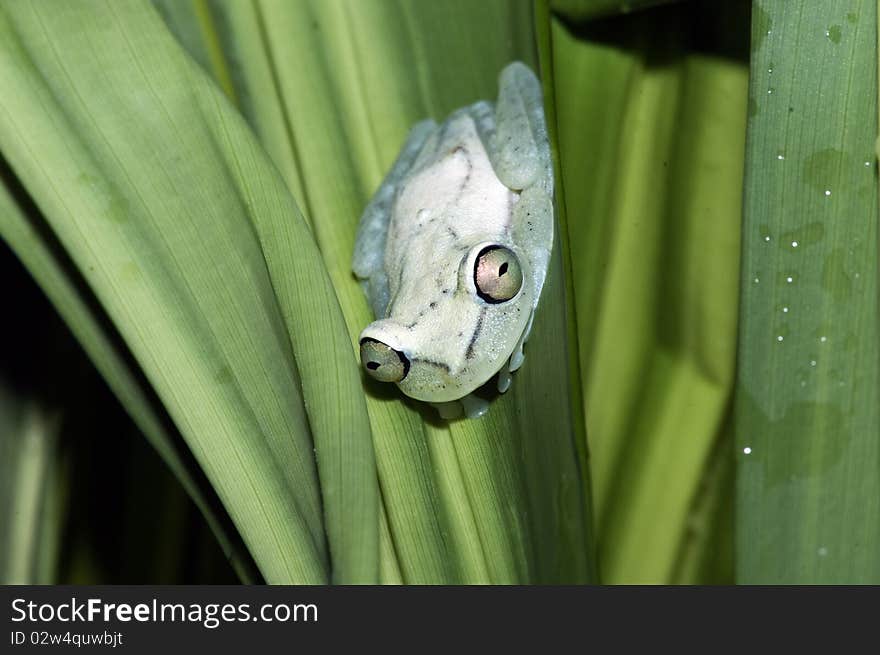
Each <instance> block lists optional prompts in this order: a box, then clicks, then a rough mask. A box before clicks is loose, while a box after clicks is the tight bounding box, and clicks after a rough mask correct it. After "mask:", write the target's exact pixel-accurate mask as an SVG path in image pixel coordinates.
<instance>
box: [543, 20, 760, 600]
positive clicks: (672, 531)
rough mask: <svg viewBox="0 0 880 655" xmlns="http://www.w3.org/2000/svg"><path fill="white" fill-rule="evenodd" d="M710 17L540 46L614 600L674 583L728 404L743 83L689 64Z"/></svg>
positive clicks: (715, 63)
mask: <svg viewBox="0 0 880 655" xmlns="http://www.w3.org/2000/svg"><path fill="white" fill-rule="evenodd" d="M710 7H711V8H710ZM715 11H716V10H715V9H714V6H713V5H711V4H707V5H703V6H702V8H701V9H700V10H699V11H697V12H695V10H694V7H690V8H689V9H688V10H687V11H685V10H683V9H680V8H678V7H669V8H660V9H656V10H652V11H650V12H643V13H639V14H636V15H633V16H629V17H621V18H616V19H614V20H607V21H600V22H584V23H580V24H571V23H566V22H563V21H562V20H560V19H559V18H555V17H554V18H553V22H552V24H551V28H550V34H549V39H548V45H547V47H548V49H549V54H548V57H549V59H550V60H551V61H552V65H553V78H554V79H553V81H554V95H555V104H556V116H557V119H556V120H557V125H558V139H559V157H560V162H561V166H560V168H561V171H562V189H563V193H564V206H565V214H566V216H567V227H568V234H569V239H570V241H571V252H572V269H573V280H574V287H575V294H576V300H577V303H576V307H577V318H578V326H579V329H580V333H579V346H580V362H581V370H582V372H583V375H584V390H583V391H584V396H583V403H584V411H585V413H586V421H587V434H588V437H589V446H590V454H591V460H590V463H591V476H592V479H593V483H594V492H595V508H596V533H597V540H598V551H599V553H598V559H599V562H600V565H601V570H600V575H601V579H602V581H603V582H607V583H618V582H641V583H647V582H669V581H671V580H672V578H673V576H674V574H675V569H676V566H677V562H678V561H679V560H680V557H681V555H680V553H681V549H682V548H683V547H684V546H685V544H686V542H687V540H688V539H689V525H690V523H689V518H690V514H691V508H692V507H693V506H694V504H695V503H697V502H698V500H699V495H700V494H701V493H702V487H701V482H702V480H703V477H704V467H705V465H706V463H707V461H708V459H709V456H710V453H711V452H712V449H713V445H714V444H715V443H716V441H717V440H718V438H719V433H720V428H721V426H722V425H723V422H724V420H725V417H726V415H727V413H728V403H729V398H730V394H731V391H732V388H733V381H734V362H735V359H734V352H735V345H736V305H737V291H738V287H737V278H738V265H739V259H738V249H739V231H740V196H741V180H742V177H741V170H742V161H743V136H742V135H743V129H744V125H745V117H746V88H747V69H746V66H745V64H744V63H743V62H740V61H737V60H736V59H730V58H727V57H725V56H721V53H719V54H705V53H701V52H700V51H699V50H698V48H697V47H696V43H697V42H698V41H699V38H698V37H697V36H695V35H694V34H695V32H692V31H691V30H693V27H692V26H693V25H697V24H698V20H699V18H700V17H702V19H703V22H702V26H701V28H700V29H705V27H704V26H705V25H707V24H708V25H710V26H714V29H715V30H718V31H719V32H720V30H721V28H723V27H726V25H724V24H723V23H722V21H721V20H720V19H719V18H720V15H719V16H716V15H715V14H714V13H713V14H712V16H713V20H707V14H708V12H715ZM717 43H718V44H721V43H723V40H721V39H719V40H718V41H717Z"/></svg>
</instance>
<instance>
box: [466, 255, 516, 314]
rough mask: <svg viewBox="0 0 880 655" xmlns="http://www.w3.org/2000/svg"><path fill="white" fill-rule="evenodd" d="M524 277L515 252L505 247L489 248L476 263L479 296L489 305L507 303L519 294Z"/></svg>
mask: <svg viewBox="0 0 880 655" xmlns="http://www.w3.org/2000/svg"><path fill="white" fill-rule="evenodd" d="M522 281H523V275H522V268H521V267H520V265H519V260H518V259H517V258H516V255H514V254H513V251H511V250H509V249H507V248H505V247H503V246H488V247H486V248H483V249H482V250H481V251H480V254H479V255H477V259H476V261H475V262H474V284H475V285H476V287H477V295H478V296H480V298H482V299H483V300H485V301H486V302H488V303H492V304H496V303H500V302H505V301H507V300H510V299H511V298H513V297H514V296H515V295H516V294H517V293H519V290H520V287H522Z"/></svg>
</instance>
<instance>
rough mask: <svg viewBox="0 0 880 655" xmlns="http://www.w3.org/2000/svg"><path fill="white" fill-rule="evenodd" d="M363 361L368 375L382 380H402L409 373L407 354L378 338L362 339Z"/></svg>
mask: <svg viewBox="0 0 880 655" xmlns="http://www.w3.org/2000/svg"><path fill="white" fill-rule="evenodd" d="M361 362H362V363H363V365H364V368H365V369H366V371H367V375H369V376H370V377H371V378H374V379H376V380H379V381H380V382H400V381H401V380H403V378H405V377H406V374H407V373H409V359H407V357H406V355H404V354H403V353H402V352H400V351H398V350H394V348H392V347H391V346H389V345H387V344H384V343H382V342H381V341H379V340H377V339H370V338H369V337H365V338H363V339H361Z"/></svg>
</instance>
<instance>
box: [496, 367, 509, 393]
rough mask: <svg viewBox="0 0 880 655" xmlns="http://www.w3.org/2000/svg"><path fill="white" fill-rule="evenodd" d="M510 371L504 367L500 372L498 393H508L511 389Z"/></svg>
mask: <svg viewBox="0 0 880 655" xmlns="http://www.w3.org/2000/svg"><path fill="white" fill-rule="evenodd" d="M510 380H511V378H510V369H509V368H507V367H506V366H502V367H501V370H500V371H498V393H506V392H507V390H508V389H510Z"/></svg>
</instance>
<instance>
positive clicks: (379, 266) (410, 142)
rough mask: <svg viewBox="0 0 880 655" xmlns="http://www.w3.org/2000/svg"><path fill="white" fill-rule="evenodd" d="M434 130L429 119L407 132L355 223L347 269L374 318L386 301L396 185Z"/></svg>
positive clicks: (386, 303) (378, 314) (388, 297)
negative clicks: (388, 243) (387, 252)
mask: <svg viewBox="0 0 880 655" xmlns="http://www.w3.org/2000/svg"><path fill="white" fill-rule="evenodd" d="M436 130H437V124H436V123H435V122H434V121H432V120H427V121H422V122H421V123H418V124H417V125H416V126H415V127H413V128H412V130H410V133H409V136H408V137H407V140H406V143H405V144H404V146H403V149H402V150H401V151H400V154H399V155H398V156H397V160H396V161H395V162H394V165H393V166H392V167H391V170H390V171H389V172H388V175H386V176H385V179H384V180H383V181H382V184H381V185H380V186H379V189H378V190H377V191H376V193H375V195H374V196H373V199H372V200H370V203H369V204H368V205H367V206H366V208H365V209H364V213H363V214H361V219H360V222H359V223H358V230H357V237H356V238H355V244H354V256H353V257H352V265H351V267H352V270H353V271H354V274H355V275H356V276H357V277H358V279H359V280H360V281H361V286H362V287H363V288H364V292H365V293H366V295H367V299H368V300H369V301H370V305H371V306H372V308H373V315H374V316H375V317H376V318H383V317H384V316H385V309H386V308H387V306H388V301H389V299H390V291H389V289H388V277H387V276H386V274H385V266H384V259H385V241H386V239H387V238H388V223H389V222H390V220H391V206H392V204H393V203H394V197H395V195H396V194H397V189H398V186H399V185H400V183H401V181H402V180H403V179H404V178H405V177H406V176H407V174H408V173H409V172H410V170H411V169H412V167H413V165H414V164H415V162H416V160H417V159H418V156H419V153H421V151H422V147H423V146H424V145H425V142H426V141H427V140H428V139H429V138H430V136H431V135H432V134H434V133H435V132H436Z"/></svg>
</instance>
